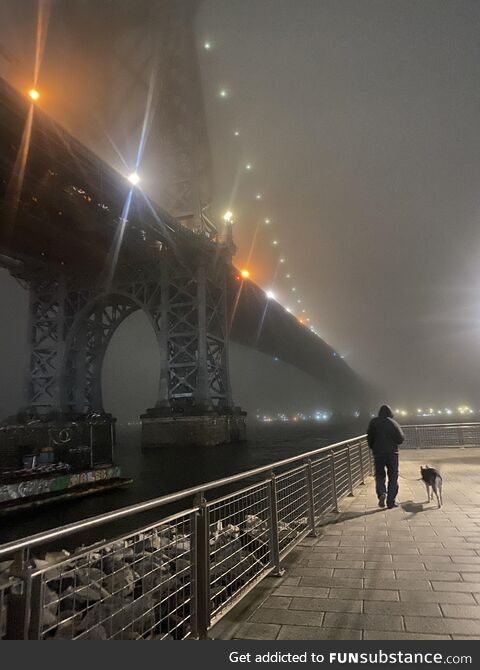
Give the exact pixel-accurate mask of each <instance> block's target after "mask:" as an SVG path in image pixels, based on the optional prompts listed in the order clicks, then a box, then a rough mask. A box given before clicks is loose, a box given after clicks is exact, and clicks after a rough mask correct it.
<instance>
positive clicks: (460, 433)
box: [457, 426, 464, 447]
mask: <svg viewBox="0 0 480 670" xmlns="http://www.w3.org/2000/svg"><path fill="white" fill-rule="evenodd" d="M457 440H458V446H459V447H463V446H464V444H463V426H457Z"/></svg>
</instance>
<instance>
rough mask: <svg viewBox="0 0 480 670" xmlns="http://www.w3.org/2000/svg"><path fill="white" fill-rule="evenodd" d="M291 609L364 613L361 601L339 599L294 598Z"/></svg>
mask: <svg viewBox="0 0 480 670" xmlns="http://www.w3.org/2000/svg"><path fill="white" fill-rule="evenodd" d="M289 609H291V610H306V611H307V610H310V611H316V612H356V613H360V612H361V611H362V601H361V600H339V599H337V598H293V599H292V602H291V604H290V607H289Z"/></svg>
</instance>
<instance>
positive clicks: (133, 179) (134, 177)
mask: <svg viewBox="0 0 480 670" xmlns="http://www.w3.org/2000/svg"><path fill="white" fill-rule="evenodd" d="M128 181H129V182H130V183H131V184H133V185H134V186H136V185H137V184H138V183H139V181H140V177H139V176H138V174H137V173H136V172H132V174H130V175H129V176H128Z"/></svg>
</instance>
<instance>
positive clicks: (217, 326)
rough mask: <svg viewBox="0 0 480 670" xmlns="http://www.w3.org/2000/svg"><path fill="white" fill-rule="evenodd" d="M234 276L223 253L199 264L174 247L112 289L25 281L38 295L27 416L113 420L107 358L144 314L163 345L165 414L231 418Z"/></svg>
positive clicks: (81, 281)
mask: <svg viewBox="0 0 480 670" xmlns="http://www.w3.org/2000/svg"><path fill="white" fill-rule="evenodd" d="M228 267H229V264H228V259H226V257H225V254H224V253H221V252H220V253H219V247H218V246H215V248H212V251H211V252H210V253H208V254H207V253H204V254H199V255H198V257H197V258H195V259H193V260H192V258H189V259H188V260H187V259H182V258H179V256H178V255H177V254H175V253H173V252H172V251H171V250H170V249H168V248H167V247H166V246H164V247H163V249H162V250H160V251H159V252H158V256H157V258H156V259H155V260H154V261H151V262H149V263H145V264H142V265H141V266H135V267H134V266H133V265H125V264H123V265H121V264H119V266H118V267H117V270H116V272H115V274H114V276H113V280H112V281H111V282H110V285H109V286H108V289H107V288H105V286H100V285H99V283H98V282H95V283H94V282H92V280H91V278H90V279H89V278H88V277H85V276H83V277H82V276H80V275H78V274H70V273H68V272H67V271H65V270H64V269H63V268H62V269H60V270H59V271H58V272H54V271H52V269H51V268H48V269H45V271H42V270H37V271H36V272H35V273H30V276H29V277H22V278H21V279H22V281H23V282H24V283H25V281H26V282H27V284H28V287H29V290H30V325H29V340H30V348H31V350H30V368H29V374H28V378H27V384H26V406H27V411H28V412H31V413H33V414H49V413H58V412H60V413H62V414H67V415H68V414H72V413H75V414H76V413H82V414H84V413H90V412H99V413H103V412H104V407H103V398H102V366H103V361H104V358H105V353H106V351H107V348H108V345H109V343H110V340H111V339H112V337H113V335H114V333H115V332H116V330H117V328H118V327H119V326H120V325H121V324H122V323H123V321H124V320H125V319H126V318H128V317H129V316H130V315H131V314H133V313H134V312H136V311H137V310H140V309H141V310H143V311H144V313H145V314H146V315H147V317H148V319H149V321H150V323H151V325H152V328H153V330H154V332H155V336H156V338H157V343H158V356H159V360H160V379H159V384H158V398H157V403H156V407H155V409H156V411H159V412H165V413H167V414H168V413H172V412H175V411H180V412H183V413H185V412H187V413H190V412H193V413H196V412H197V411H198V412H202V411H210V410H213V411H214V410H219V411H225V410H227V411H228V409H230V408H232V399H231V391H230V383H229V376H228V334H227V314H226V309H227V296H226V273H227V268H228Z"/></svg>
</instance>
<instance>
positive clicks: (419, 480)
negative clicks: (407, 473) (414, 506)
mask: <svg viewBox="0 0 480 670" xmlns="http://www.w3.org/2000/svg"><path fill="white" fill-rule="evenodd" d="M398 476H399V477H400V479H404V480H405V481H406V482H421V481H422V478H421V477H419V478H418V479H409V478H408V477H404V476H403V475H400V474H399V475H398Z"/></svg>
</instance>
